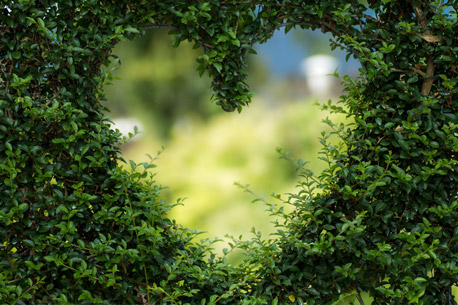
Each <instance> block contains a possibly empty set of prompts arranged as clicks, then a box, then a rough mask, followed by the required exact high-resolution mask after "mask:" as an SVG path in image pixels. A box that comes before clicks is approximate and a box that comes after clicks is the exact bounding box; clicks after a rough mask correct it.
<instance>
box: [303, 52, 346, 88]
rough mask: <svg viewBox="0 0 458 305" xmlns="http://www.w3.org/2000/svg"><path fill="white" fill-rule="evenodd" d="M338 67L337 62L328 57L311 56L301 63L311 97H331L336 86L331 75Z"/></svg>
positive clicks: (334, 79) (333, 58)
mask: <svg viewBox="0 0 458 305" xmlns="http://www.w3.org/2000/svg"><path fill="white" fill-rule="evenodd" d="M337 67H338V60H337V59H336V58H335V57H333V56H329V55H313V56H310V57H307V58H306V59H304V60H303V61H302V62H301V70H302V73H304V75H305V79H306V85H307V87H308V89H309V92H310V94H311V95H313V96H331V95H332V93H333V91H334V88H335V86H336V82H337V80H336V78H335V77H334V76H333V75H330V74H333V73H334V72H335V71H336V69H337Z"/></svg>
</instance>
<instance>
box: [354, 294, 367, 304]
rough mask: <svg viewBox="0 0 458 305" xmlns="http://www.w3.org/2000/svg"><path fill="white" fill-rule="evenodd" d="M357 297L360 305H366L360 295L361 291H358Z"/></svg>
mask: <svg viewBox="0 0 458 305" xmlns="http://www.w3.org/2000/svg"><path fill="white" fill-rule="evenodd" d="M356 297H357V299H358V301H359V303H360V304H361V305H366V304H364V300H363V298H362V297H361V293H360V292H359V291H358V294H357V295H356Z"/></svg>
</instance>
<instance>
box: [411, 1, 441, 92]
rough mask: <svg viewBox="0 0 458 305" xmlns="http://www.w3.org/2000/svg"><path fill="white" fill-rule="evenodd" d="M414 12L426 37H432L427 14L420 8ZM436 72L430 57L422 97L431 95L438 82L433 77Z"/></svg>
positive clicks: (415, 8) (427, 62) (427, 61)
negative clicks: (435, 82) (435, 83)
mask: <svg viewBox="0 0 458 305" xmlns="http://www.w3.org/2000/svg"><path fill="white" fill-rule="evenodd" d="M411 3H412V1H411ZM413 10H414V12H415V15H416V16H417V20H418V24H419V25H420V26H421V28H422V29H423V32H424V35H425V36H430V35H431V31H430V30H429V29H428V23H427V20H426V16H425V13H424V12H423V10H422V9H421V8H420V7H414V9H413ZM434 70H435V67H434V60H433V59H431V58H430V57H428V58H427V59H426V73H425V75H424V76H423V75H422V76H423V77H424V80H423V85H422V87H421V94H422V95H429V93H430V92H431V88H432V86H433V84H434V81H435V80H436V78H435V77H433V76H434Z"/></svg>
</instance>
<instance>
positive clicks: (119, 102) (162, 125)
mask: <svg viewBox="0 0 458 305" xmlns="http://www.w3.org/2000/svg"><path fill="white" fill-rule="evenodd" d="M170 44H171V37H170V36H168V35H167V31H165V30H158V31H147V32H146V33H145V35H144V36H142V37H139V38H136V39H135V40H133V41H132V42H122V43H120V44H118V45H117V47H116V48H115V50H114V54H116V55H117V56H119V58H120V59H121V60H120V62H121V65H120V67H119V69H118V71H116V72H115V73H114V75H115V76H116V77H119V76H121V78H122V79H123V81H122V82H116V85H115V86H110V87H108V88H107V97H108V100H109V101H110V103H111V105H110V109H111V112H112V116H113V117H119V116H136V117H139V118H140V119H141V120H142V121H143V122H145V123H146V125H147V126H146V128H150V129H152V130H155V131H156V133H157V134H158V135H160V136H167V135H168V133H169V131H170V129H171V127H172V126H173V124H174V122H176V121H177V120H178V119H179V118H182V119H183V118H187V117H193V118H195V119H198V120H205V119H206V118H208V117H209V115H210V114H211V113H212V112H214V111H216V110H217V109H215V108H216V107H215V106H214V105H211V104H209V103H208V100H209V98H210V90H209V80H208V77H206V76H203V77H202V78H199V77H198V76H197V73H196V71H195V70H196V67H197V64H196V62H195V60H194V58H195V57H196V56H199V55H200V53H201V51H200V50H195V49H193V48H192V46H191V45H190V44H186V43H183V44H182V46H181V47H180V49H179V50H176V49H172V48H171V47H170Z"/></svg>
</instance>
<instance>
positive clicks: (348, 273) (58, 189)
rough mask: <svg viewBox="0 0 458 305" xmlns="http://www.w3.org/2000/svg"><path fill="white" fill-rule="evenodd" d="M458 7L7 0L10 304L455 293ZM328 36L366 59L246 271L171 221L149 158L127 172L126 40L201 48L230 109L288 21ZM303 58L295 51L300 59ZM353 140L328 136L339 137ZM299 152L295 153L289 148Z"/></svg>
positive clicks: (418, 298)
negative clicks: (256, 60) (117, 125)
mask: <svg viewBox="0 0 458 305" xmlns="http://www.w3.org/2000/svg"><path fill="white" fill-rule="evenodd" d="M456 14H457V12H456V4H455V2H454V1H443V0H442V1H439V0H437V1H420V0H409V1H390V0H370V1H367V2H363V1H361V2H358V1H352V0H346V1H320V2H319V3H317V2H316V1H235V0H234V1H192V2H190V1H160V2H157V1H134V2H132V1H95V0H85V1H84V0H80V1H50V0H49V1H33V0H30V1H9V2H8V3H6V4H4V7H3V8H1V14H0V27H1V31H0V64H1V67H2V68H1V70H0V111H1V112H0V129H1V131H2V132H1V133H0V138H1V144H0V156H1V158H0V175H1V179H2V180H1V181H2V184H1V185H0V192H1V205H0V237H1V242H2V244H1V247H0V298H1V299H0V300H1V301H2V303H11V304H16V303H18V304H26V303H62V304H65V303H106V304H112V303H140V304H147V303H151V304H166V303H174V304H215V303H218V304H287V303H297V304H303V303H307V304H332V303H333V302H336V301H338V300H340V299H343V298H344V297H349V296H350V297H351V296H353V297H354V298H358V299H359V300H360V299H361V292H367V293H369V294H370V296H371V297H372V298H373V299H374V302H375V303H376V304H446V303H449V304H456V303H455V301H454V300H452V298H451V295H450V287H451V286H452V285H454V284H456V283H457V282H458V267H457V266H456V263H457V259H458V258H457V257H458V255H457V253H458V249H457V241H458V239H457V234H456V231H457V230H456V224H457V222H458V214H457V207H458V202H457V191H458V190H457V179H458V177H457V174H456V172H457V160H456V159H457V158H456V153H457V150H458V139H457V136H456V135H457V127H458V125H457V124H458V117H457V113H458V109H457V105H456V97H455V96H456V94H457V82H458V77H457V74H458V72H457V70H456V65H457V54H458V49H457V45H458V41H457V38H456V37H458V35H457V34H458V33H457V27H456V23H457V15H456ZM293 26H297V27H301V28H312V29H321V30H322V31H323V32H331V33H332V34H333V36H334V41H333V43H332V46H333V47H340V48H343V49H345V50H347V51H348V54H349V56H354V57H356V58H358V59H359V61H360V62H361V64H362V66H363V68H362V69H361V76H360V78H358V79H356V80H352V79H349V78H345V79H344V82H345V84H346V86H347V88H346V95H344V96H342V97H341V100H340V103H339V104H337V105H333V104H331V103H329V104H328V105H325V106H324V108H326V109H330V110H331V111H334V112H339V113H345V114H347V115H348V117H350V118H352V119H353V121H354V123H353V124H352V125H351V126H345V125H339V126H336V125H334V124H333V123H332V122H328V123H329V124H330V125H331V126H332V127H333V128H334V132H333V133H332V134H331V135H325V134H324V135H322V138H321V141H322V144H323V157H322V158H323V159H324V160H325V161H327V162H328V165H329V167H328V169H327V170H325V171H324V172H323V173H321V174H319V175H317V176H316V175H314V174H313V173H311V172H310V171H309V170H307V169H306V165H305V164H304V162H303V161H301V160H299V161H297V169H298V172H299V174H300V175H301V177H302V180H301V181H300V183H299V186H300V189H299V191H298V193H297V194H291V195H290V197H289V199H287V200H286V203H287V204H292V205H293V206H294V207H295V209H294V210H293V212H292V213H289V214H288V213H285V212H283V209H282V207H277V206H276V205H274V204H270V203H267V205H268V206H269V207H270V210H271V212H272V213H273V214H274V215H280V216H281V218H280V219H281V220H277V221H278V226H279V231H278V238H277V239H276V240H270V241H264V240H262V239H261V236H259V235H256V237H255V238H254V239H253V240H251V241H247V242H244V241H240V240H235V241H234V243H233V247H234V248H237V247H238V248H242V249H245V250H246V251H247V258H246V260H245V262H244V263H243V264H242V265H241V266H240V267H231V266H229V265H226V264H224V260H222V259H217V258H215V256H214V255H213V254H212V253H211V251H210V250H209V245H208V243H200V244H196V243H194V242H192V239H193V238H194V237H195V235H196V234H195V233H193V232H190V231H187V230H185V229H183V228H180V227H179V226H178V225H176V224H175V223H174V222H173V221H171V220H169V219H168V218H167V217H166V212H167V210H168V209H169V208H170V207H171V205H170V204H167V203H165V202H163V200H161V198H160V191H161V187H160V186H158V185H156V184H155V182H154V180H153V177H152V176H151V175H150V174H149V171H148V170H149V169H150V168H152V167H154V165H152V164H151V163H148V162H147V163H144V164H140V165H136V164H134V163H132V162H130V167H131V170H129V171H128V170H125V169H123V168H122V167H120V166H119V165H118V161H121V160H122V159H121V158H120V157H119V145H120V144H121V139H120V137H119V133H117V132H115V131H112V130H111V129H110V128H109V121H108V118H107V117H105V116H103V115H102V111H103V110H104V106H103V105H102V104H101V101H102V99H103V86H104V84H105V83H106V82H107V81H109V80H110V77H111V75H110V72H109V65H110V62H111V60H112V59H113V58H114V57H112V56H111V49H112V48H113V46H114V45H115V44H116V43H117V42H118V41H120V40H122V39H124V38H132V37H134V36H135V35H138V34H141V33H142V32H144V31H145V30H146V29H148V28H164V27H165V28H169V29H171V32H170V33H171V34H172V35H174V37H175V40H176V45H178V44H179V42H180V41H183V40H189V41H193V42H194V43H195V44H196V46H197V47H200V48H201V49H202V56H200V57H199V58H198V59H197V60H198V62H199V64H200V65H199V72H200V73H205V72H207V73H208V74H209V76H210V77H211V79H212V88H213V91H214V96H215V100H216V101H217V103H218V104H219V105H220V106H221V107H222V108H223V109H224V110H226V111H233V110H235V109H237V110H238V111H241V109H242V107H243V106H246V105H247V104H248V103H249V101H250V95H251V93H250V92H249V89H248V86H247V84H246V71H245V66H246V56H247V55H248V53H250V50H251V47H252V45H253V43H256V42H264V41H266V40H268V39H269V38H270V37H271V36H272V35H273V33H274V31H275V30H276V29H278V28H280V27H285V28H286V29H289V28H291V27H293ZM285 56H287V54H285ZM332 135H334V136H337V137H339V138H340V139H341V144H340V145H336V146H335V145H331V144H330V143H331V142H330V141H329V137H330V136H332ZM285 157H287V158H290V157H289V156H288V155H287V154H285Z"/></svg>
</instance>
